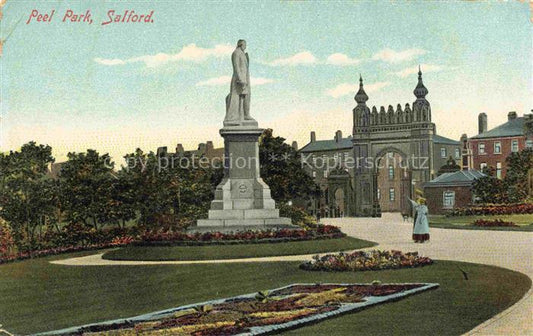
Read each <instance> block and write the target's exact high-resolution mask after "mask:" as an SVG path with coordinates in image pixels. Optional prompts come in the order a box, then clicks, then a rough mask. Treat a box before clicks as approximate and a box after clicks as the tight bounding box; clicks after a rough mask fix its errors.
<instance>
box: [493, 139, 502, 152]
mask: <svg viewBox="0 0 533 336" xmlns="http://www.w3.org/2000/svg"><path fill="white" fill-rule="evenodd" d="M501 152H502V143H501V142H499V141H497V142H495V143H494V154H501Z"/></svg>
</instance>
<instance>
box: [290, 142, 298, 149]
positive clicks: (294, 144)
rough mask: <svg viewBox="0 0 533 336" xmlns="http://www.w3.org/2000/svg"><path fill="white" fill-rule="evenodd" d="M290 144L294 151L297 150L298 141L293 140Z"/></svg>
mask: <svg viewBox="0 0 533 336" xmlns="http://www.w3.org/2000/svg"><path fill="white" fill-rule="evenodd" d="M291 146H292V148H293V149H294V150H295V151H297V150H298V143H297V142H296V141H293V142H292V145H291Z"/></svg>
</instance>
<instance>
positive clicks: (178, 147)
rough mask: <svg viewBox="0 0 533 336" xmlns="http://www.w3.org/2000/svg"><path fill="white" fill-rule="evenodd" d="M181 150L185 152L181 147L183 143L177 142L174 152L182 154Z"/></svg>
mask: <svg viewBox="0 0 533 336" xmlns="http://www.w3.org/2000/svg"><path fill="white" fill-rule="evenodd" d="M183 152H185V150H184V149H183V145H182V144H180V143H179V144H178V145H177V146H176V153H177V154H183Z"/></svg>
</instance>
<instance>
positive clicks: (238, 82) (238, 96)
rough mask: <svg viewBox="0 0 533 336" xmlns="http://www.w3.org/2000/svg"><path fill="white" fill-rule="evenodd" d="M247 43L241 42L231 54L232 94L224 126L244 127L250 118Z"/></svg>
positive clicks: (229, 97) (227, 104)
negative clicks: (244, 122) (244, 123)
mask: <svg viewBox="0 0 533 336" xmlns="http://www.w3.org/2000/svg"><path fill="white" fill-rule="evenodd" d="M244 50H246V41H245V40H239V41H238V42H237V48H235V51H234V52H233V54H231V63H232V64H233V77H232V78H231V86H230V93H229V95H228V96H227V97H226V117H225V118H224V125H228V126H229V125H242V124H243V121H245V120H250V121H253V120H254V119H253V118H252V117H250V71H249V58H248V53H245V52H244Z"/></svg>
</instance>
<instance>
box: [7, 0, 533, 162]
mask: <svg viewBox="0 0 533 336" xmlns="http://www.w3.org/2000/svg"><path fill="white" fill-rule="evenodd" d="M34 10H36V11H37V12H38V13H39V14H43V15H44V14H50V13H51V11H52V10H55V12H54V15H53V16H52V20H51V21H50V22H43V21H42V20H41V21H37V17H32V18H30V16H31V14H32V13H36V12H33V11H34ZM68 10H71V11H72V13H73V14H85V13H86V11H87V10H89V11H90V14H91V19H92V23H91V24H89V23H87V22H71V21H69V19H66V20H65V21H63V18H64V16H65V14H66V13H67V11H68ZM110 10H114V11H115V12H114V13H115V14H119V15H120V14H123V13H124V11H125V10H129V11H131V10H133V11H135V13H138V14H145V15H146V14H149V13H150V12H152V11H153V14H152V16H151V19H152V22H142V23H110V24H105V25H102V23H103V22H105V21H108V11H110ZM3 12H4V17H3V19H2V21H1V24H0V25H1V31H0V37H1V39H2V40H3V41H4V43H3V54H2V56H1V57H0V77H1V78H0V81H1V91H0V99H1V100H0V103H1V106H0V113H1V116H0V117H1V119H0V132H1V133H0V151H8V150H16V149H18V148H20V146H21V145H22V144H24V143H26V142H28V141H32V140H33V141H36V142H37V143H42V144H48V145H50V146H52V148H53V154H54V155H55V157H56V161H63V160H65V158H66V155H67V153H68V152H81V151H85V150H86V149H88V148H91V149H96V150H98V151H99V152H100V153H110V155H111V156H112V157H113V158H114V159H115V160H117V161H118V160H121V157H122V156H123V155H124V154H126V153H131V152H133V151H134V150H135V149H136V148H138V147H139V148H141V149H143V150H145V151H149V150H153V151H155V150H156V149H157V147H159V146H167V147H168V148H169V151H173V150H174V148H175V147H176V144H177V143H182V144H183V145H184V147H185V148H186V149H196V147H197V145H198V143H200V142H205V141H207V140H211V141H213V142H214V144H215V146H221V145H222V138H221V137H220V135H219V133H218V130H219V129H220V128H221V127H222V120H223V118H224V114H225V103H224V100H225V97H226V95H227V94H228V93H229V79H230V76H231V74H232V67H231V60H230V56H231V52H232V51H233V50H234V49H235V45H236V42H237V40H238V39H246V41H247V45H248V47H247V52H248V53H249V57H250V73H251V76H252V79H251V90H252V93H251V115H252V116H253V117H254V118H255V119H257V120H258V122H259V126H260V127H262V128H272V129H273V130H274V133H275V135H279V136H282V137H284V138H286V139H287V142H289V143H290V142H292V141H298V143H299V145H300V147H302V146H303V145H305V144H306V143H308V142H309V132H310V131H312V130H313V131H316V133H317V138H318V139H333V136H334V133H335V131H336V130H341V131H342V132H343V135H344V136H347V135H349V134H350V133H351V130H352V126H353V125H352V109H353V108H354V107H355V105H356V104H355V102H354V99H353V97H354V95H355V93H356V91H357V87H358V79H359V74H361V75H362V77H363V79H364V83H365V90H366V92H367V94H368V96H369V100H368V102H367V104H368V105H369V106H370V107H371V106H373V105H376V106H378V107H379V106H382V105H383V106H388V105H392V106H394V107H396V105H397V104H401V105H402V106H405V104H406V103H410V104H412V102H413V101H414V100H415V97H414V95H413V89H414V88H415V86H416V83H417V73H416V72H417V71H418V66H419V65H420V66H421V68H422V72H423V79H424V84H425V85H426V87H427V88H428V90H429V94H428V95H427V97H426V98H427V99H428V101H429V102H430V103H431V107H432V117H433V122H435V124H436V125H437V133H438V134H440V135H442V136H446V137H449V138H453V139H459V137H460V136H461V134H463V133H466V134H468V135H469V136H473V135H475V134H477V115H478V114H479V113H480V112H485V113H487V115H488V124H489V128H492V127H495V126H497V125H499V124H501V123H503V122H505V120H506V119H507V113H508V112H509V111H516V112H517V113H518V114H519V115H520V116H521V115H523V114H524V113H529V112H530V111H531V109H532V108H533V104H532V102H533V101H532V97H533V95H532V50H533V49H532V43H533V39H532V21H531V19H530V15H531V14H530V9H529V5H528V4H527V2H520V1H484V2H481V1H480V2H477V1H475V2H471V1H465V2H459V1H449V2H444V1H439V2H437V1H377V2H374V1H372V2H370V1H327V2H326V1H314V2H303V1H302V2H301V1H280V2H277V1H264V2H259V1H242V0H241V1H213V0H211V1H189V2H187V1H104V0H98V1H97V0H94V1H91V0H88V1H81V0H78V1H68V0H58V1H50V0H47V1H33V0H32V1H24V0H20V1H19V0H17V1H15V0H7V2H6V4H5V6H4V7H3ZM30 19H31V20H30ZM28 21H29V22H28Z"/></svg>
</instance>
